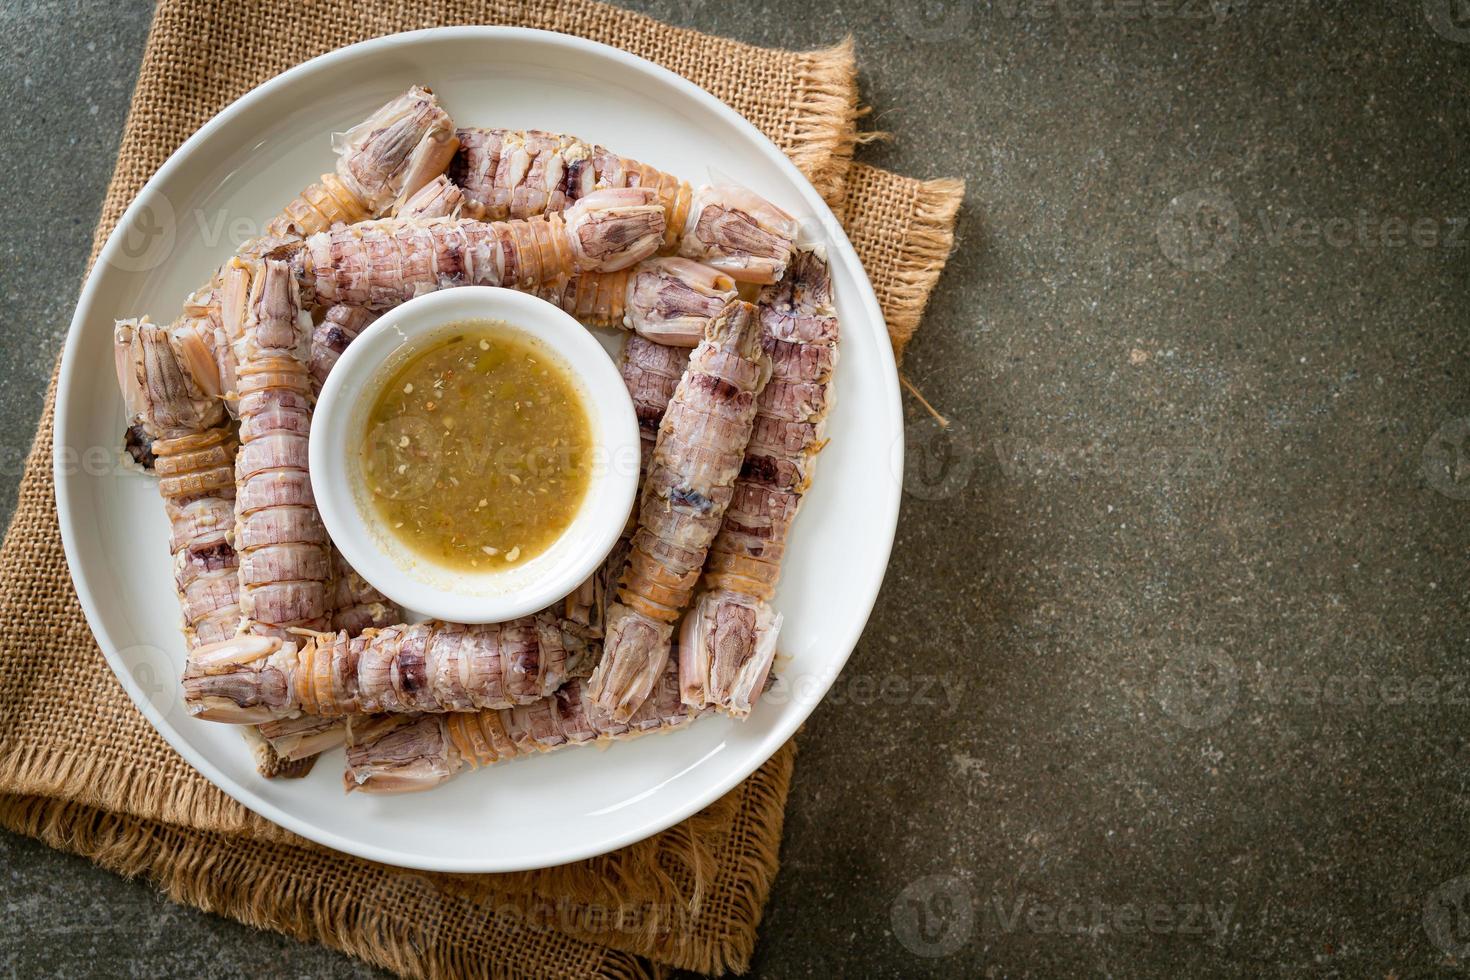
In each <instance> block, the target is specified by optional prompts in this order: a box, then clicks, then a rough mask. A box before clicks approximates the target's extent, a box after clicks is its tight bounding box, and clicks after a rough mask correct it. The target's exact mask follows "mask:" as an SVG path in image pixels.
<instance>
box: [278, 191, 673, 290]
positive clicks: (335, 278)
mask: <svg viewBox="0 0 1470 980" xmlns="http://www.w3.org/2000/svg"><path fill="white" fill-rule="evenodd" d="M663 230H664V226H663V212H662V210H661V209H660V208H659V207H658V206H657V205H656V204H654V203H652V199H651V194H650V193H649V192H646V191H639V190H617V191H602V192H599V193H597V194H593V195H591V196H589V197H587V198H586V199H584V200H582V201H580V202H578V204H577V205H576V206H574V207H573V208H572V209H571V210H569V211H567V212H566V213H565V215H562V214H553V215H548V216H547V217H545V218H539V219H533V220H512V221H497V222H483V221H474V220H452V219H443V218H441V219H434V220H429V221H416V220H407V221H405V220H401V219H387V220H383V221H371V222H363V223H362V224H358V225H352V226H350V227H346V228H339V229H336V230H334V231H331V232H324V233H322V234H318V235H313V236H311V237H310V238H308V239H307V240H306V242H305V245H304V247H303V248H301V249H300V250H299V251H297V252H296V253H295V266H296V274H297V276H298V277H299V278H300V280H301V282H302V284H303V285H304V286H305V287H306V288H307V290H308V291H309V292H310V293H311V294H312V295H313V296H314V297H315V298H316V299H317V300H318V301H320V302H324V303H347V304H349V305H352V306H366V307H370V308H374V309H383V308H386V307H390V306H396V305H397V304H399V303H403V302H407V301H408V300H410V299H412V298H413V297H414V296H417V295H419V294H420V293H424V292H429V291H432V290H435V289H443V288H445V287H448V286H463V285H481V286H510V287H514V288H518V289H529V288H531V287H534V286H541V285H544V284H547V283H550V282H553V281H555V280H556V279H558V278H560V277H562V276H569V275H571V274H573V273H574V272H579V271H596V272H614V271H617V270H619V269H623V268H627V267H628V266H630V265H632V264H634V263H635V262H637V261H638V260H639V259H642V258H645V257H646V256H648V255H650V254H651V253H652V252H653V250H654V249H655V248H656V247H657V245H658V241H659V239H660V238H661V237H662V235H663Z"/></svg>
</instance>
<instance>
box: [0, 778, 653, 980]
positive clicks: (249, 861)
mask: <svg viewBox="0 0 1470 980" xmlns="http://www.w3.org/2000/svg"><path fill="white" fill-rule="evenodd" d="M0 825H3V826H4V827H5V828H6V829H8V830H11V831H14V832H16V833H21V834H25V835H26V836H28V837H34V838H36V839H37V840H40V841H41V842H43V843H45V844H47V845H48V846H50V847H53V848H55V849H57V850H62V851H68V852H71V853H73V854H77V855H80V856H82V857H85V858H87V859H88V860H90V861H92V862H93V863H94V864H97V865H98V866H99V867H103V868H106V869H107V870H109V871H112V872H115V873H117V874H120V875H123V876H125V877H130V878H132V877H143V878H145V879H146V880H148V881H150V882H151V883H153V884H154V885H156V886H157V887H158V888H159V889H161V890H162V891H163V893H164V894H166V895H167V896H168V897H169V898H170V899H172V900H173V901H176V902H180V903H186V904H189V905H192V906H195V907H196V908H199V909H201V910H203V911H206V912H211V913H214V914H217V915H224V916H228V917H229V918H232V919H235V920H237V921H239V922H242V923H244V924H246V925H249V926H253V927H255V928H257V929H269V930H272V931H275V932H280V933H283V934H285V935H288V936H291V937H292V938H294V939H298V940H301V941H303V942H311V941H315V942H320V943H322V944H323V945H326V946H330V947H332V948H333V949H337V950H340V951H342V952H344V953H347V954H349V955H351V956H355V957H358V958H359V959H362V960H364V961H365V962H368V963H371V964H373V965H375V966H379V967H382V968H383V969H386V970H390V971H392V972H394V973H397V974H399V975H400V976H412V977H419V976H422V977H433V978H439V977H444V978H451V977H454V978H458V977H524V976H527V975H533V974H535V973H536V972H537V966H538V964H508V963H505V962H497V961H496V960H493V959H491V958H488V957H486V956H483V955H476V953H478V952H479V951H478V950H471V949H467V948H466V946H465V944H463V943H461V942H459V941H458V939H457V938H456V937H458V936H460V935H466V934H469V935H473V934H475V933H474V930H475V929H476V927H477V923H476V922H475V921H474V920H476V919H479V920H481V922H483V921H484V920H485V918H487V913H488V918H489V919H490V920H492V921H493V922H494V928H495V930H496V931H497V932H503V933H507V934H509V935H508V936H507V938H510V937H516V938H526V939H527V941H530V942H532V943H533V944H534V939H535V934H536V933H538V932H542V933H545V935H546V937H547V941H549V942H554V943H556V944H557V945H558V946H559V947H563V950H562V951H563V954H565V953H566V951H567V950H566V949H565V947H568V946H572V945H575V947H576V948H575V950H573V952H574V953H575V954H576V955H573V956H570V957H567V956H565V955H564V956H563V960H564V962H565V967H566V969H565V972H563V971H561V970H559V971H558V974H560V975H566V976H574V975H575V976H593V975H596V976H604V977H611V978H615V980H643V978H652V977H657V976H661V975H662V970H661V969H660V968H659V967H658V966H657V965H655V964H651V963H648V962H646V961H645V960H643V959H642V958H640V957H639V956H637V955H636V954H633V953H629V952H626V951H623V950H619V949H615V948H613V947H611V946H610V945H607V944H598V943H592V942H582V941H580V940H575V939H571V938H569V937H567V936H566V935H565V934H559V935H552V934H551V933H549V932H546V928H547V927H546V926H544V925H542V924H540V923H537V922H535V921H534V920H533V919H532V918H531V917H529V916H526V915H522V914H519V913H516V912H513V911H511V910H509V909H508V908H506V907H503V906H495V907H492V908H490V909H486V908H484V907H482V906H478V905H476V904H474V903H472V902H469V901H463V900H459V901H457V900H455V899H453V898H452V897H450V896H448V895H447V894H444V893H441V894H440V895H438V897H437V898H436V899H435V900H434V901H435V905H434V909H433V911H432V913H425V911H424V909H423V908H422V907H421V906H419V907H415V906H414V905H412V904H411V903H410V902H407V901H396V902H395V901H385V900H384V899H390V898H399V899H404V898H407V897H411V896H421V895H423V894H430V893H431V890H429V889H425V888H424V887H423V885H422V880H423V879H421V878H420V877H419V876H414V875H404V874H402V873H399V872H395V871H394V870H393V869H387V868H380V869H378V871H379V874H378V875H377V876H376V883H377V884H378V885H379V886H380V887H377V888H374V889H372V890H370V891H368V892H367V893H366V894H362V893H354V891H353V890H352V889H351V888H350V887H345V886H349V884H350V883H349V882H348V880H347V879H345V878H342V877H340V876H339V877H336V878H331V877H327V878H323V879H321V880H308V879H307V878H306V876H304V875H301V874H297V873H288V874H286V875H282V874H280V873H279V872H277V873H263V872H264V870H265V867H264V865H265V863H266V861H267V860H268V856H266V855H263V854H261V853H260V850H261V848H262V847H265V846H266V845H263V844H258V843H252V842H242V841H238V840H231V839H228V838H223V837H221V836H219V835H216V834H211V833H208V832H204V831H194V830H189V829H187V828H179V827H169V826H166V825H163V824H157V823H152V822H150V821H146V820H142V819H139V818H136V817H131V816H126V815H123V814H119V813H109V812H107V811H103V810H97V809H94V808H91V807H87V806H83V805H81V804H76V803H66V802H62V801H60V800H54V799H50V798H46V797H0ZM282 863H283V864H289V863H288V862H282ZM283 879H284V880H283ZM406 913H407V914H406ZM415 913H417V914H415Z"/></svg>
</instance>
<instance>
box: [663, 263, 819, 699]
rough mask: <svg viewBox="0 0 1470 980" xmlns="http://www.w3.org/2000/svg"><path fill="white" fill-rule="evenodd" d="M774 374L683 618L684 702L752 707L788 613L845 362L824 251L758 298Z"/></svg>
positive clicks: (794, 266)
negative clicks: (794, 536)
mask: <svg viewBox="0 0 1470 980" xmlns="http://www.w3.org/2000/svg"><path fill="white" fill-rule="evenodd" d="M760 311H761V323H762V328H763V333H764V345H765V349H766V352H767V353H768V354H769V355H770V358H771V380H770V382H769V383H768V384H767V385H766V387H765V390H764V391H762V392H761V394H760V398H759V399H757V402H756V417H755V426H754V430H753V432H752V434H751V437H750V443H749V445H748V446H747V447H746V451H745V463H744V465H743V466H742V468H741V473H740V479H739V480H738V481H737V482H736V484H735V493H734V497H733V499H732V500H731V503H730V507H729V508H728V509H727V510H726V511H725V521H724V524H723V525H722V526H721V527H720V533H719V536H718V537H717V538H715V542H714V544H713V546H712V547H711V548H710V555H709V560H708V562H707V563H706V565H705V571H704V588H705V589H706V591H705V592H704V593H703V594H702V595H701V596H700V597H699V599H698V600H697V601H696V603H695V605H694V608H693V609H692V610H691V611H690V613H689V615H688V616H686V617H685V619H684V623H683V627H682V630H681V633H680V638H679V655H680V665H679V668H680V670H679V674H680V681H681V684H682V688H683V698H684V701H685V703H686V704H690V705H693V706H695V707H698V708H706V707H712V708H715V709H716V710H719V711H722V712H725V713H727V714H730V715H733V716H735V717H739V718H743V717H745V716H746V715H747V714H749V713H750V709H751V706H752V704H753V703H754V701H755V699H756V698H757V697H758V696H759V695H760V692H761V690H762V688H763V687H764V685H765V681H766V677H767V675H768V674H769V672H770V668H771V662H772V659H773V658H774V656H775V651H776V635H777V633H778V632H779V630H780V627H781V617H780V616H779V615H778V614H777V613H775V612H774V611H773V610H772V609H771V605H770V600H771V597H772V596H773V595H774V594H775V589H776V581H777V579H778V577H779V576H780V574H781V559H782V557H783V555H784V554H785V550H786V538H787V534H788V533H789V532H790V529H791V522H792V520H793V519H794V518H795V516H796V511H797V507H798V505H799V504H800V503H801V498H802V495H803V494H804V493H805V492H806V490H807V487H808V486H809V485H810V484H811V475H812V464H813V462H814V461H815V459H816V455H817V453H818V452H820V451H821V449H822V446H823V445H825V439H824V434H823V430H824V428H825V423H826V418H827V413H828V411H829V410H830V408H831V405H832V396H831V391H832V372H833V369H834V368H835V366H836V363H837V341H838V323H837V311H836V309H835V307H834V306H833V304H832V290H831V277H830V274H829V272H828V268H827V261H826V257H825V255H823V254H822V253H821V252H820V251H819V250H812V249H801V250H798V251H797V253H796V256H795V258H794V259H793V261H792V265H791V270H790V272H789V273H788V274H787V278H786V280H785V281H784V282H782V283H780V284H779V285H776V286H768V287H766V289H765V290H764V291H763V293H762V295H761V301H760Z"/></svg>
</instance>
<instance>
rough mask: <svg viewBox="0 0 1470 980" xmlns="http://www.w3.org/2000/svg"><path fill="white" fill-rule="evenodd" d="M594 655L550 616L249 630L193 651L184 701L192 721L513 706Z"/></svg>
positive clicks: (556, 683)
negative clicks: (281, 633)
mask: <svg viewBox="0 0 1470 980" xmlns="http://www.w3.org/2000/svg"><path fill="white" fill-rule="evenodd" d="M586 655H587V648H586V646H585V644H584V643H583V642H582V640H581V639H580V637H578V636H577V635H576V633H575V632H574V631H573V630H571V629H570V628H569V626H568V624H567V623H565V622H564V621H562V620H560V619H559V618H558V617H556V616H553V615H552V614H550V613H545V612H543V613H536V614H534V615H531V616H524V617H522V618H520V619H517V620H513V621H511V622H508V623H490V624H485V625H477V626H461V625H459V624H457V623H442V622H428V623H417V624H414V625H411V626H410V625H397V626H389V627H386V628H383V629H369V630H366V631H364V632H363V633H362V634H360V635H358V636H353V635H351V634H349V633H347V632H346V631H345V630H344V631H341V632H337V633H307V632H301V633H298V634H295V635H293V636H292V637H291V638H290V639H284V638H281V637H275V636H251V635H245V634H241V635H239V636H236V637H234V638H232V639H229V640H225V641H223V642H220V643H211V644H207V645H203V646H198V647H195V648H194V649H193V650H191V651H190V653H189V662H188V665H187V667H186V669H185V671H184V681H183V687H184V700H185V703H186V704H187V706H188V708H189V712H190V714H192V715H193V716H194V717H196V718H201V719H204V720H206V721H220V722H228V723H232V724H249V723H258V722H264V721H276V720H283V719H289V718H295V717H297V716H299V715H303V714H305V715H312V716H316V717H320V718H337V717H341V716H343V715H351V714H365V713H380V712H387V713H400V712H425V711H429V712H443V711H478V710H480V709H483V708H509V707H511V706H513V705H518V704H528V703H530V702H533V701H536V700H539V699H541V698H544V697H546V696H547V695H548V694H550V693H551V692H552V691H555V690H556V689H557V688H559V687H561V686H562V684H564V683H565V682H566V680H567V678H568V677H569V676H571V675H572V674H574V673H576V672H577V671H578V669H579V667H580V665H581V661H582V659H583V658H584V657H585V656H586Z"/></svg>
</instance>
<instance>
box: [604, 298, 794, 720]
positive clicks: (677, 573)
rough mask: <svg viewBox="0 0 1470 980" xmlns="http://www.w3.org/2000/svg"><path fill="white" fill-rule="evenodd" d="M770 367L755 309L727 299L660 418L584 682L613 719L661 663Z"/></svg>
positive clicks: (637, 699) (624, 714)
mask: <svg viewBox="0 0 1470 980" xmlns="http://www.w3.org/2000/svg"><path fill="white" fill-rule="evenodd" d="M768 373H769V364H768V360H767V358H766V356H765V354H764V353H763V351H762V349H761V332H760V321H759V319H758V317H757V315H756V308H755V307H754V306H752V305H751V304H749V303H744V302H741V301H739V300H736V301H734V302H731V303H730V304H729V305H728V306H726V307H725V309H724V310H723V311H722V312H721V313H720V315H719V316H717V317H716V318H715V319H713V320H711V321H710V323H709V324H708V326H707V328H706V331H705V337H704V340H703V341H702V342H701V343H700V345H699V347H697V348H695V350H694V353H693V354H692V355H691V356H690V360H689V368H688V370H687V371H686V372H685V374H684V376H683V378H682V379H681V380H680V381H679V384H678V387H677V388H676V389H675V391H674V396H673V398H672V400H671V401H670V402H669V406H668V410H667V412H666V413H665V414H664V418H663V421H662V423H661V425H660V426H659V430H658V438H657V441H656V442H655V445H654V450H653V456H652V458H651V460H650V463H649V467H648V474H647V478H646V479H645V481H644V488H643V494H642V497H641V499H640V502H639V510H638V529H637V531H636V532H635V533H634V534H633V539H632V550H631V552H630V555H629V559H628V563H627V566H626V568H625V569H624V572H623V576H622V580H621V584H620V587H619V589H618V593H617V595H618V601H616V602H614V603H611V604H610V605H609V609H608V612H607V624H606V641H605V645H604V650H603V659H602V662H601V663H600V664H599V665H598V667H597V669H596V670H595V671H594V672H593V674H592V679H591V687H590V690H591V692H592V696H593V698H594V699H595V700H596V702H597V704H598V706H599V708H600V709H601V710H603V711H606V712H607V713H608V714H609V715H610V716H611V717H612V718H613V719H614V720H616V721H626V720H628V719H629V718H630V717H631V716H632V715H633V713H634V712H635V711H637V709H638V706H639V705H640V704H642V703H643V700H644V699H645V698H646V697H647V696H648V694H649V692H650V691H651V690H652V689H653V687H654V684H655V683H656V682H657V680H658V678H659V676H660V673H661V672H662V671H663V668H664V658H665V657H666V656H667V655H668V649H669V641H670V637H671V636H672V633H673V624H674V622H675V621H676V620H677V619H678V618H679V614H680V613H681V612H682V611H683V609H684V607H685V606H687V605H688V603H689V599H690V597H691V594H692V591H693V588H694V586H695V584H696V583H697V581H698V579H699V572H700V569H701V568H702V567H703V565H704V559H705V555H706V552H707V551H708V549H709V546H710V543H711V542H712V541H713V540H714V537H715V534H716V532H717V531H718V530H719V526H720V520H721V518H722V517H723V516H724V512H725V507H726V506H727V505H728V503H729V502H730V499H731V494H732V487H733V484H734V482H735V479H736V477H737V476H738V475H739V472H740V464H741V460H742V459H743V458H744V453H745V444H746V442H747V441H748V440H749V438H750V430H751V423H752V421H753V419H754V416H755V405H756V396H757V395H758V394H759V392H760V390H761V388H762V387H763V386H764V385H765V383H766V378H767V375H768Z"/></svg>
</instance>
